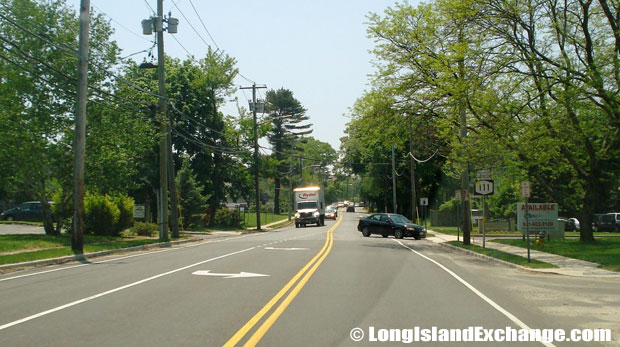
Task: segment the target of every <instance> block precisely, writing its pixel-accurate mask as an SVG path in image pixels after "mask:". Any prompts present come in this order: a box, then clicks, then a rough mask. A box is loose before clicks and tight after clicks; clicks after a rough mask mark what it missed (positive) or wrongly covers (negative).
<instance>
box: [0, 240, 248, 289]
mask: <svg viewBox="0 0 620 347" xmlns="http://www.w3.org/2000/svg"><path fill="white" fill-rule="evenodd" d="M249 236H254V235H243V236H237V237H231V238H227V239H223V240H213V241H203V242H198V243H195V244H191V245H184V246H176V247H173V248H166V249H161V250H157V251H152V252H145V253H140V254H132V255H127V256H124V257H118V258H112V259H108V260H101V261H93V262H90V263H86V264H78V265H71V266H64V267H60V268H56V269H51V270H45V271H39V272H33V273H29V274H23V275H18V276H13V277H7V278H0V282H4V281H8V280H14V279H18V278H23V277H30V276H35V275H42V274H46V273H50V272H56V271H63V270H69V269H75V268H78V267H82V266H91V265H97V264H103V263H109V262H112V261H117V260H123V259H128V258H134V257H142V256H146V255H151V254H157V253H162V252H169V251H175V250H179V249H185V248H191V247H197V246H202V245H205V244H211V243H219V242H225V241H230V240H235V239H240V238H244V237H249Z"/></svg>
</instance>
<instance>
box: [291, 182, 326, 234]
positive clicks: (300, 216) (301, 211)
mask: <svg viewBox="0 0 620 347" xmlns="http://www.w3.org/2000/svg"><path fill="white" fill-rule="evenodd" d="M293 192H294V193H295V227H296V228H299V227H302V226H304V227H305V226H306V224H316V225H325V196H324V195H323V190H322V189H321V187H300V188H295V189H293Z"/></svg>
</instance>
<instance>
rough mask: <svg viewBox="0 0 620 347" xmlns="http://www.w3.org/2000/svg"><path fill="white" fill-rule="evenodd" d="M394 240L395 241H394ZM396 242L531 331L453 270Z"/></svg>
mask: <svg viewBox="0 0 620 347" xmlns="http://www.w3.org/2000/svg"><path fill="white" fill-rule="evenodd" d="M393 240H394V239H393ZM394 241H396V242H398V243H399V244H400V245H401V246H403V247H405V248H407V249H408V250H410V251H412V252H413V253H415V254H417V255H419V256H420V257H422V258H424V259H426V260H428V261H430V262H432V263H433V264H435V265H437V266H439V267H440V268H442V269H443V270H444V271H446V272H447V273H449V274H450V275H451V276H452V277H454V278H455V279H456V280H457V281H459V282H461V283H462V284H463V285H464V286H465V287H467V288H468V289H469V290H471V291H472V292H474V294H476V295H478V296H479V297H480V298H481V299H482V300H484V301H486V302H487V303H488V304H489V305H491V306H492V307H493V308H494V309H496V310H498V311H499V312H500V313H502V314H503V315H504V316H506V317H508V319H510V320H511V321H513V322H514V323H515V324H516V325H518V326H519V327H521V328H523V329H527V330H530V329H531V328H530V327H529V326H527V324H525V323H523V322H522V321H521V320H520V319H519V318H517V317H516V316H515V315H513V314H512V313H510V312H508V311H506V310H505V309H504V308H503V307H501V306H500V305H499V304H497V303H496V302H495V301H493V300H491V299H490V298H489V297H488V296H486V295H484V294H482V292H481V291H479V290H478V289H476V288H475V287H474V286H472V285H471V284H469V283H468V282H467V281H465V280H464V279H462V278H461V277H459V275H457V274H455V273H454V272H452V270H450V269H448V268H447V267H445V266H443V265H442V264H440V263H439V262H437V261H436V260H433V259H431V258H429V257H427V256H425V255H424V254H422V253H420V252H418V251H415V250H413V249H412V248H411V247H409V246H407V245H405V244H403V243H402V242H400V241H398V240H394ZM541 343H542V344H543V345H545V346H547V347H555V345H554V344H552V343H545V342H541Z"/></svg>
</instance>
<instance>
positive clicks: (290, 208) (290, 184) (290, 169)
mask: <svg viewBox="0 0 620 347" xmlns="http://www.w3.org/2000/svg"><path fill="white" fill-rule="evenodd" d="M288 174H289V176H288V192H289V193H288V195H289V196H288V205H289V206H288V220H289V221H290V220H291V215H292V213H293V208H294V207H295V206H294V202H293V150H291V159H290V160H289V161H288Z"/></svg>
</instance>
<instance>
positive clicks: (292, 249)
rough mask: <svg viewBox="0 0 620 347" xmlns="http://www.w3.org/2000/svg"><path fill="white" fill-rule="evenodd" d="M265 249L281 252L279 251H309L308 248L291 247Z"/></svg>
mask: <svg viewBox="0 0 620 347" xmlns="http://www.w3.org/2000/svg"><path fill="white" fill-rule="evenodd" d="M265 249H268V250H279V251H307V250H308V248H296V247H291V248H278V247H265Z"/></svg>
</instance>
